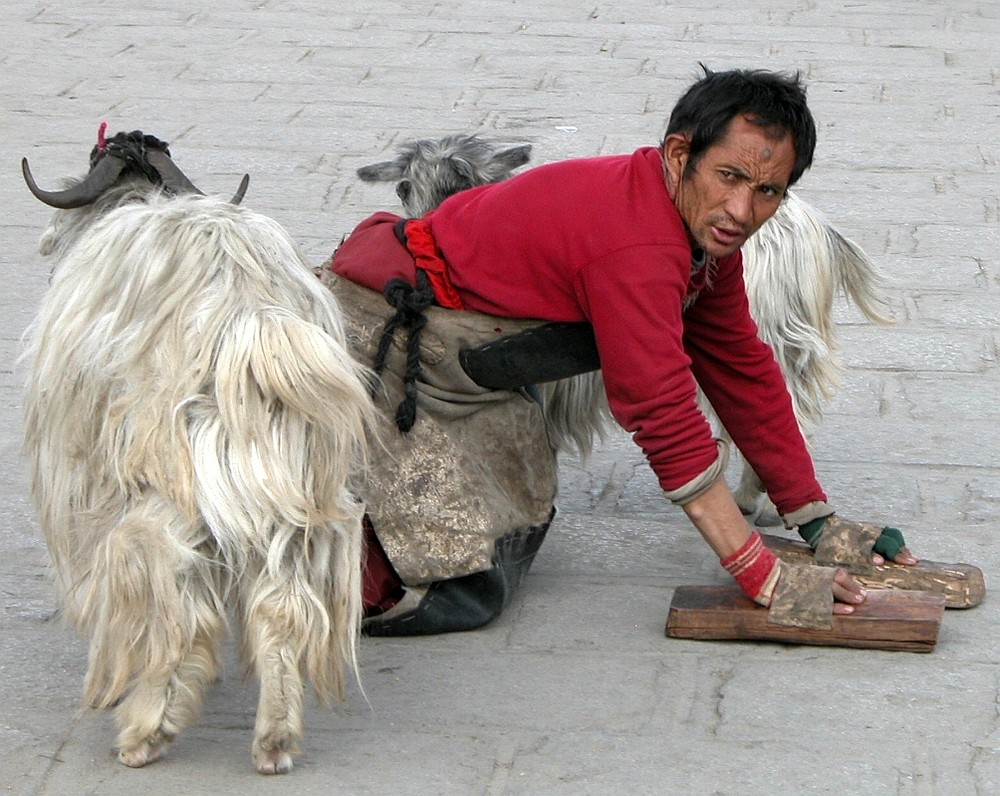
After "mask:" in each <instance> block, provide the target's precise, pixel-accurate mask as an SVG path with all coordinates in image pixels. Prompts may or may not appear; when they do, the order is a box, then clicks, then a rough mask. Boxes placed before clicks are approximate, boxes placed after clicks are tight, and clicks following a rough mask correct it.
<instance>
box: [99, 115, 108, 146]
mask: <svg viewBox="0 0 1000 796" xmlns="http://www.w3.org/2000/svg"><path fill="white" fill-rule="evenodd" d="M107 129H108V123H107V122H101V126H100V127H99V128H97V151H98V152H104V150H106V149H107V148H108V142H107V140H106V139H105V138H104V133H105V131H106V130H107Z"/></svg>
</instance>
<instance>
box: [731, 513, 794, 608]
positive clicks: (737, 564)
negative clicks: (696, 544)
mask: <svg viewBox="0 0 1000 796" xmlns="http://www.w3.org/2000/svg"><path fill="white" fill-rule="evenodd" d="M721 563H722V566H723V567H725V568H726V571H727V572H729V574H730V575H732V576H733V578H735V579H736V582H737V583H738V584H739V585H740V588H741V589H743V593H744V594H746V595H747V597H749V598H750V599H751V600H753V601H754V602H756V603H760V604H761V605H770V604H771V594H773V592H774V586H775V584H777V582H778V576H779V575H780V574H781V569H780V567H779V566H778V559H777V557H776V556H775V555H774V553H772V552H771V551H770V550H769V549H768V548H767V547H765V546H764V541H763V540H762V539H761V538H760V534H759V533H758V532H757V531H754V532H753V533H752V534H751V535H750V538H749V539H748V540H747V543H746V544H745V545H743V547H741V548H740V549H739V550H737V551H736V552H735V553H733V554H732V555H728V556H726V557H725V558H724V559H722V562H721Z"/></svg>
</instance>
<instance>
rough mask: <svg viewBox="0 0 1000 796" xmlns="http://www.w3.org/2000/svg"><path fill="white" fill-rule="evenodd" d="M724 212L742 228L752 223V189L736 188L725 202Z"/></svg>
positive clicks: (746, 186) (748, 186)
mask: <svg viewBox="0 0 1000 796" xmlns="http://www.w3.org/2000/svg"><path fill="white" fill-rule="evenodd" d="M726 212H727V213H729V215H730V216H731V217H732V219H733V221H735V222H736V223H737V224H740V225H742V226H747V225H748V224H750V222H751V221H753V187H752V186H750V185H740V186H738V187H737V188H736V189H735V190H734V191H733V192H732V193H731V194H730V195H729V198H728V199H727V200H726Z"/></svg>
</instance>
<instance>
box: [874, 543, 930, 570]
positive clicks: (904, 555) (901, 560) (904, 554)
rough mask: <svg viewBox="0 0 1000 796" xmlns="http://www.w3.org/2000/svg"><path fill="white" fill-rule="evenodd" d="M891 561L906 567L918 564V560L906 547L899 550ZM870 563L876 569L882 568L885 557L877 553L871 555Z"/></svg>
mask: <svg viewBox="0 0 1000 796" xmlns="http://www.w3.org/2000/svg"><path fill="white" fill-rule="evenodd" d="M892 560H893V562H894V563H896V564H903V565H905V566H908V567H912V566H913V565H914V564H919V563H920V559H918V558H917V557H916V556H915V555H913V553H911V552H910V549H909V548H908V547H904V548H902V549H900V551H899V552H898V553H896V557H895V558H894V559H892ZM872 563H873V564H874V565H875V566H877V567H879V566H882V564H884V563H885V557H884V556H880V555H879V554H878V553H872Z"/></svg>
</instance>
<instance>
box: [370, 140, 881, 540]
mask: <svg viewBox="0 0 1000 796" xmlns="http://www.w3.org/2000/svg"><path fill="white" fill-rule="evenodd" d="M512 151H514V150H512V149H511V148H510V147H507V146H503V147H501V146H499V145H497V144H494V143H491V142H490V141H488V140H486V139H482V138H479V137H478V136H465V135H454V136H448V137H446V138H444V139H441V140H440V141H433V140H418V141H409V142H406V143H404V144H402V145H400V147H399V148H398V150H397V152H398V154H397V157H396V158H395V159H394V160H391V161H385V162H382V163H375V164H372V165H371V166H365V167H363V168H361V169H359V170H358V175H359V176H360V177H361V178H362V179H364V180H366V181H369V182H373V181H377V180H382V181H389V182H393V181H395V182H396V183H397V188H396V192H397V194H398V195H399V197H400V199H401V200H402V201H403V208H404V210H405V212H406V214H407V215H408V216H410V217H419V216H422V215H424V214H425V213H427V212H429V211H430V210H433V209H434V208H435V207H437V205H438V204H440V203H441V202H442V201H443V200H444V199H445V198H447V196H450V195H451V194H452V193H455V192H457V191H459V190H464V189H466V188H470V187H472V186H474V185H483V184H486V183H490V182H499V181H500V180H504V179H506V178H508V177H509V176H510V175H511V174H512V172H513V170H514V169H515V168H517V167H518V166H521V165H524V164H525V163H526V162H527V161H528V155H529V152H530V146H529V145H521V148H520V149H517V150H516V152H517V155H516V156H513V155H512V154H511V152H512ZM743 267H744V278H745V281H746V288H747V294H748V297H749V301H750V310H751V313H752V314H753V316H754V319H755V320H756V321H757V325H758V327H759V329H760V336H761V338H762V339H763V340H765V341H766V342H767V343H769V344H770V345H771V346H772V348H773V349H774V352H775V356H776V358H777V360H778V364H779V365H780V366H781V369H782V371H783V372H784V374H785V379H786V381H787V383H788V387H789V391H790V392H791V395H792V402H793V404H794V406H795V412H796V416H797V418H798V420H799V423H800V425H801V426H802V428H803V431H804V432H805V433H806V435H807V436H808V433H809V431H810V429H811V428H812V427H814V426H815V424H816V423H818V422H819V421H820V419H821V418H822V412H823V401H824V400H825V399H827V398H829V397H830V396H831V394H832V392H833V390H834V388H835V387H836V385H837V382H838V381H839V376H840V372H841V369H842V366H841V363H840V360H839V359H838V357H837V335H836V327H835V324H834V322H833V302H834V298H835V296H836V294H837V293H838V292H841V293H843V294H844V295H846V297H847V298H848V299H849V300H851V301H852V302H853V303H854V304H855V305H856V306H857V307H858V308H859V309H860V310H861V312H862V313H863V314H864V315H865V317H867V318H868V319H869V320H872V321H876V322H878V323H889V322H890V318H889V317H888V306H889V303H888V299H887V297H886V294H885V292H884V282H885V280H884V277H883V275H882V273H881V272H880V271H879V269H878V268H877V267H876V266H875V264H874V263H873V262H872V261H871V260H870V259H869V258H868V257H867V256H866V255H865V253H864V251H862V250H861V249H860V248H859V247H858V246H857V245H856V244H854V243H853V242H851V241H850V240H848V239H847V238H845V237H844V236H843V235H841V234H840V233H839V232H838V231H837V230H836V229H835V228H834V227H832V226H831V225H829V224H828V223H826V222H825V221H824V220H823V219H822V218H821V217H820V215H819V214H818V213H817V212H816V210H814V209H813V208H812V207H810V206H809V205H808V204H807V203H806V202H805V201H803V200H802V199H800V198H799V197H798V196H797V195H796V194H794V193H793V192H791V191H789V192H788V195H787V196H786V198H785V200H784V201H783V202H782V203H781V205H780V207H779V208H778V211H777V212H776V213H775V214H774V216H772V217H771V218H770V219H769V220H768V221H767V222H765V223H764V225H763V226H762V227H761V228H760V229H759V230H758V231H757V233H756V234H755V235H753V236H752V237H751V238H750V239H749V240H748V241H747V242H746V244H744V246H743ZM540 390H541V393H542V396H543V401H544V403H545V413H546V418H547V420H548V423H549V428H550V433H551V435H552V439H553V443H554V444H555V445H556V446H557V448H558V449H559V450H567V449H572V448H576V449H577V450H578V451H579V452H580V453H581V454H583V455H586V454H587V453H588V452H589V451H590V449H591V446H592V445H593V440H594V438H595V436H599V435H600V434H602V433H603V431H604V430H605V429H606V428H607V427H608V426H609V425H610V424H611V423H613V420H612V418H611V415H610V412H609V411H608V408H607V403H606V400H605V395H604V385H603V382H602V380H601V374H600V372H599V371H596V372H593V373H586V374H582V375H580V376H577V377H574V378H572V379H564V380H561V381H557V382H551V383H549V384H544V385H540ZM704 408H705V410H706V412H707V413H709V414H710V413H711V410H710V407H708V406H707V404H705V405H704ZM762 493H763V490H762V486H761V484H760V480H759V479H758V478H757V475H756V474H755V473H754V472H753V470H752V469H751V468H750V466H749V465H748V464H744V467H743V473H742V476H741V479H740V484H739V487H738V488H737V490H736V493H735V496H736V500H737V503H738V504H739V506H740V508H741V510H742V511H743V512H744V513H746V514H757V515H758V517H759V519H758V521H759V522H761V523H762V524H764V523H766V524H776V523H778V522H780V520H779V519H778V518H777V515H776V514H775V512H774V511H773V507H770V506H760V505H759V504H760V502H761V501H760V498H761V495H762ZM768 503H769V501H768Z"/></svg>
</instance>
